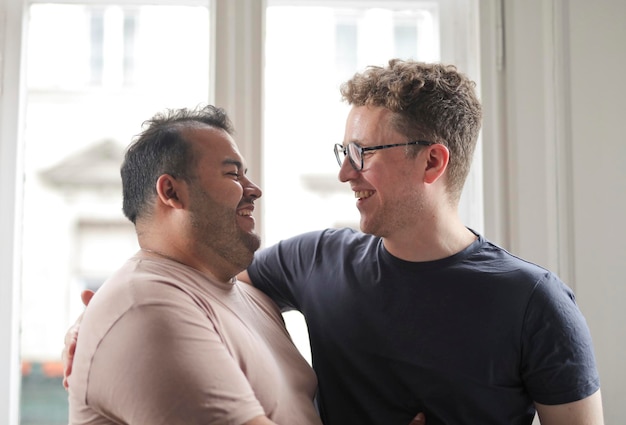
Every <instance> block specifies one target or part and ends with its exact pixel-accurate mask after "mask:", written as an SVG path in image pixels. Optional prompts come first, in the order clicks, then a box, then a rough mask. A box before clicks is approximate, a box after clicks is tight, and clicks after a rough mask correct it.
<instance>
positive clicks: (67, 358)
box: [61, 290, 94, 389]
mask: <svg viewBox="0 0 626 425" xmlns="http://www.w3.org/2000/svg"><path fill="white" fill-rule="evenodd" d="M93 294H94V292H93V291H89V290H85V291H83V292H82V293H81V294H80V298H81V300H82V301H83V304H84V305H85V306H86V305H87V304H89V301H91V297H93ZM82 320H83V315H82V314H81V315H80V316H78V319H76V322H74V324H73V325H72V326H71V327H70V328H69V329H68V330H67V333H66V334H65V346H64V347H63V352H62V353H61V359H63V386H64V387H65V389H67V388H68V385H69V384H68V382H67V378H68V377H69V376H70V375H71V374H72V365H73V364H74V351H76V341H77V340H78V329H79V328H80V322H81V321H82Z"/></svg>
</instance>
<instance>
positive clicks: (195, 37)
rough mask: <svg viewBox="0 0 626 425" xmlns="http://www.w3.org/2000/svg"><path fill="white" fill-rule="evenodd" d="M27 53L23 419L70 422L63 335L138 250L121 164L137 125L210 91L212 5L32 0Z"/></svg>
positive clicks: (201, 99) (190, 103) (201, 98)
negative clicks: (87, 295) (89, 294)
mask: <svg viewBox="0 0 626 425" xmlns="http://www.w3.org/2000/svg"><path fill="white" fill-rule="evenodd" d="M29 17H30V22H29V33H28V44H27V49H28V50H27V52H26V58H27V61H26V75H27V89H28V102H27V110H26V131H25V164H24V169H25V176H24V177H25V180H24V181H25V183H24V220H23V223H24V228H23V253H22V262H23V265H22V267H23V270H22V284H21V287H22V321H21V330H22V332H21V356H22V364H23V368H22V369H23V376H22V396H21V423H22V424H32V425H35V424H40V425H44V424H45V425H55V424H66V423H67V394H66V393H65V391H64V390H63V388H62V386H61V376H60V374H61V368H60V363H59V362H60V352H61V348H62V341H63V336H64V335H65V331H66V329H67V328H68V326H69V325H70V323H71V322H73V321H74V319H75V318H76V317H77V316H78V314H79V313H80V311H82V306H81V305H80V291H81V290H83V289H85V288H90V289H94V288H97V287H99V285H100V284H101V283H102V282H103V280H104V279H105V278H106V277H108V276H109V275H110V274H111V273H112V271H113V270H115V269H117V268H118V267H119V265H120V264H121V263H122V262H123V261H124V260H126V258H128V257H129V256H131V255H132V254H133V253H134V252H135V250H137V249H138V247H137V243H136V237H135V233H134V229H133V226H132V225H131V224H130V222H128V220H126V219H125V218H124V217H123V215H122V213H121V205H122V202H121V182H120V177H119V167H120V164H121V160H122V156H123V152H124V148H125V147H126V145H128V143H129V142H130V141H131V138H132V137H133V136H134V135H136V134H137V133H138V132H139V131H140V126H141V123H142V122H143V121H144V120H146V119H147V118H149V117H150V116H152V115H153V114H154V113H155V112H158V111H161V110H163V109H165V108H176V107H193V106H195V105H198V104H201V103H207V101H208V99H209V78H208V77H209V53H210V52H209V46H210V40H209V34H210V31H209V22H210V19H209V8H208V7H198V6H141V5H135V6H128V5H116V4H102V3H99V4H98V5H90V4H34V5H32V6H31V7H30V10H29Z"/></svg>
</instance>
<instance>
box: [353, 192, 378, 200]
mask: <svg viewBox="0 0 626 425" xmlns="http://www.w3.org/2000/svg"><path fill="white" fill-rule="evenodd" d="M373 194H374V191H373V190H357V191H355V192H354V197H355V198H357V199H365V198H369V197H370V196H372V195H373Z"/></svg>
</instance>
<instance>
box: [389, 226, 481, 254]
mask: <svg viewBox="0 0 626 425" xmlns="http://www.w3.org/2000/svg"><path fill="white" fill-rule="evenodd" d="M424 227H425V228H414V229H409V230H405V231H403V232H402V233H401V234H398V235H392V236H389V237H383V244H384V245H385V249H386V250H387V251H389V253H390V254H392V255H393V256H394V257H398V258H400V259H402V260H405V261H414V262H419V261H434V260H440V259H442V258H447V257H450V256H451V255H454V254H456V253H458V252H460V251H462V250H464V249H465V248H467V247H468V246H470V245H471V244H472V243H473V242H474V241H475V240H476V235H475V234H474V233H472V232H471V231H470V230H469V229H468V228H467V227H465V225H463V224H462V223H461V221H460V220H459V219H457V220H454V221H453V222H452V223H451V222H450V220H447V221H446V222H445V224H443V225H440V223H435V224H434V225H433V223H429V224H428V226H424Z"/></svg>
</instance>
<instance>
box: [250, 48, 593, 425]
mask: <svg viewBox="0 0 626 425" xmlns="http://www.w3.org/2000/svg"><path fill="white" fill-rule="evenodd" d="M341 93H342V95H343V98H344V100H346V101H347V102H348V103H349V104H350V105H352V109H351V111H350V113H349V115H348V118H347V123H346V130H345V136H344V140H343V143H342V144H337V145H335V155H336V156H337V160H338V162H339V165H340V167H341V169H340V171H339V179H340V180H341V181H342V182H347V183H349V184H350V187H351V189H352V191H353V192H354V195H355V198H356V199H357V201H356V206H357V208H358V210H359V212H360V215H361V220H360V227H361V232H357V231H354V230H351V229H327V230H323V231H318V232H311V233H307V234H304V235H300V236H296V237H294V238H291V239H287V240H284V241H282V242H280V243H278V244H277V245H275V246H272V247H269V248H267V249H265V250H262V251H260V252H259V253H257V255H256V256H255V259H254V261H253V263H252V264H251V265H250V266H249V267H248V269H247V275H245V274H244V275H242V276H241V279H243V280H246V281H247V280H250V281H251V282H252V284H253V285H254V286H255V287H257V288H259V289H261V290H262V291H263V292H265V293H266V294H268V295H269V296H270V297H271V298H272V299H274V300H275V301H276V302H277V303H278V304H279V306H280V307H281V308H282V309H283V310H289V309H295V310H299V311H300V312H302V313H303V315H304V317H305V319H306V322H307V326H308V329H309V336H310V342H311V349H312V358H313V366H314V368H315V370H316V373H317V375H318V379H319V393H318V397H317V401H318V407H319V410H320V414H321V417H322V420H323V422H324V423H325V424H326V425H345V424H367V425H382V424H384V425H389V424H392V425H393V424H403V423H406V422H408V421H409V419H410V418H411V417H413V416H414V415H415V413H416V412H420V411H423V412H424V413H425V414H426V420H427V422H428V424H429V425H433V424H447V425H453V424H455V425H456V424H472V425H473V424H481V425H484V424H494V425H495V424H498V425H505V424H506V425H513V424H515V425H521V424H531V423H532V421H533V418H534V416H535V413H536V412H538V414H539V418H540V420H541V423H542V424H544V425H545V424H548V425H577V424H580V425H583V424H585V425H596V424H602V423H603V418H602V403H601V396H600V383H599V377H598V372H597V370H596V365H595V359H594V354H593V349H592V343H591V337H590V333H589V330H588V327H587V325H586V323H585V320H584V318H583V316H582V314H581V312H580V311H579V309H578V307H577V305H576V303H575V299H574V295H573V293H572V291H571V290H570V289H569V288H568V287H567V286H566V285H565V284H564V283H563V282H561V281H560V280H559V278H558V277H557V276H556V275H555V274H553V273H551V272H550V271H548V270H545V269H543V268H541V267H539V266H537V265H535V264H532V263H529V262H527V261H524V260H522V259H520V258H517V257H515V256H514V255H512V254H510V253H508V252H506V251H505V250H504V249H502V248H500V247H498V246H496V245H494V244H493V243H491V242H489V241H488V240H486V239H485V238H484V237H483V236H481V235H479V234H478V233H476V232H475V231H473V230H472V229H469V228H467V227H466V226H465V225H464V224H463V223H462V221H461V219H460V217H459V214H458V204H459V198H460V196H461V191H462V188H463V184H464V182H465V179H466V177H467V175H468V172H469V169H470V165H471V161H472V155H473V152H474V148H475V146H476V142H477V139H478V134H479V130H480V125H481V114H482V112H481V106H480V102H479V101H478V99H477V97H476V94H475V84H474V83H473V82H472V81H470V80H469V79H468V78H467V77H466V76H465V75H463V74H462V73H460V72H458V71H457V69H456V68H455V67H454V66H445V65H441V64H424V63H418V62H413V61H402V60H392V61H390V62H389V64H388V66H385V67H369V68H368V69H366V70H365V72H363V73H360V74H356V75H355V76H354V77H353V78H352V79H350V80H349V81H348V82H346V83H345V84H344V85H343V86H342V87H341Z"/></svg>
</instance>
